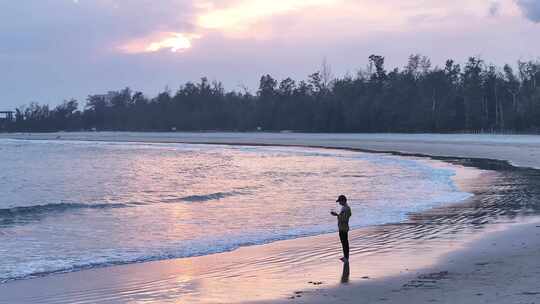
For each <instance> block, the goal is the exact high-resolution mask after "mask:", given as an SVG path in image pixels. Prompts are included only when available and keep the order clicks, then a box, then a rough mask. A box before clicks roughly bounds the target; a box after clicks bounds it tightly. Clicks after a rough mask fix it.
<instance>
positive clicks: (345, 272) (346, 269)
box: [341, 262, 351, 284]
mask: <svg viewBox="0 0 540 304" xmlns="http://www.w3.org/2000/svg"><path fill="white" fill-rule="evenodd" d="M350 276H351V268H350V266H349V263H348V262H347V263H343V273H342V274H341V284H347V283H349V277H350Z"/></svg>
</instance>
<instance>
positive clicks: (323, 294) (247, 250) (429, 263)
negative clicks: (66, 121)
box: [0, 133, 537, 303]
mask: <svg viewBox="0 0 540 304" xmlns="http://www.w3.org/2000/svg"><path fill="white" fill-rule="evenodd" d="M61 135H65V133H61ZM199 135H200V136H202V137H203V136H204V134H199ZM253 135H258V134H253ZM279 135H282V134H279ZM292 135H293V136H294V134H292ZM52 136H54V135H52ZM287 136H289V134H287ZM31 137H33V138H31V139H36V138H34V136H31ZM0 138H5V137H4V136H0ZM19 139H25V138H19ZM37 139H44V140H47V138H37ZM51 139H52V140H58V139H59V138H56V137H55V138H51ZM128 139H132V138H128ZM142 139H144V138H142ZM60 140H77V139H69V138H68V139H64V138H60ZM83 140H84V139H83ZM246 140H249V138H248V139H246ZM101 141H110V140H107V139H105V140H101ZM127 141H129V142H148V140H141V141H132V140H126V141H122V142H127ZM253 141H256V140H253ZM266 141H267V140H265V142H263V143H259V142H257V143H251V144H246V143H244V142H237V143H226V142H222V141H218V142H202V141H200V140H199V141H196V142H179V141H174V142H176V143H188V144H218V145H234V144H238V145H259V146H260V145H265V146H301V147H309V148H329V149H347V150H353V151H359V152H371V153H391V154H395V155H401V156H415V157H428V158H433V159H436V160H445V159H446V158H449V159H454V158H455V157H454V156H440V155H432V154H422V153H414V154H411V153H409V152H403V151H395V152H393V151H380V150H375V151H373V150H370V149H363V148H357V147H354V146H353V147H346V146H342V144H339V145H337V146H328V145H317V146H313V145H303V144H296V145H291V144H283V143H279V142H278V143H275V144H272V143H268V142H266ZM163 143H171V142H170V141H166V142H163ZM413 143H414V142H413ZM518 156H519V155H518ZM464 157H465V158H477V157H469V156H464ZM476 161H489V159H483V158H481V159H476ZM511 161H512V160H507V163H508V164H510V162H511ZM535 165H537V164H535ZM509 166H510V165H509ZM500 225H501V226H502V227H503V228H504V227H506V228H507V229H509V230H505V231H503V232H502V233H501V232H493V231H482V232H481V233H480V234H475V237H479V235H483V236H486V235H487V238H489V237H493V235H495V238H497V237H500V235H506V236H504V237H502V239H504V240H508V239H519V238H521V237H524V233H523V231H522V230H520V229H518V228H517V227H522V225H519V224H518V225H517V226H516V224H500ZM534 225H536V222H535V223H533V224H528V225H525V226H527V227H529V228H527V229H531V228H530V227H532V226H534ZM490 227H491V226H490ZM492 228H493V227H491V228H490V229H492ZM370 229H374V230H377V229H382V230H384V229H385V227H371V228H369V229H367V230H370ZM490 229H487V230H490ZM497 229H502V228H501V227H499V228H497ZM503 230H504V229H503ZM512 231H513V232H512ZM516 231H519V233H518V232H516ZM386 233H387V232H386ZM513 233H515V235H514V234H513ZM352 234H354V235H356V236H357V238H358V239H362V238H365V234H366V232H365V230H364V229H358V230H355V231H354V232H353V233H352ZM509 234H512V237H508V236H507V235H509ZM333 238H334V236H333V234H326V235H319V236H314V237H305V238H301V239H293V240H287V241H278V242H274V243H270V244H266V245H256V246H249V247H242V248H240V249H237V250H234V251H232V252H225V253H220V254H217V255H210V256H203V257H195V258H187V259H180V260H182V261H178V260H168V261H157V262H148V263H142V264H132V265H124V266H114V267H110V268H100V269H93V270H85V271H82V272H78V273H66V274H59V275H55V276H53V277H45V278H37V279H31V280H23V281H14V282H9V283H6V284H1V285H0V294H2V290H5V291H7V289H8V288H7V287H11V288H9V289H12V290H13V289H15V290H19V291H21V290H25V289H28V288H35V287H36V286H35V285H38V288H37V289H38V294H39V292H41V293H42V294H43V293H44V292H48V290H46V289H47V288H45V289H44V287H46V286H47V285H52V287H53V289H54V288H55V287H56V289H58V288H59V287H62V285H64V284H66V283H67V282H69V281H71V280H72V279H74V280H75V281H79V282H81V281H84V280H88V279H89V278H91V277H92V276H94V275H97V276H103V277H107V280H111V279H113V281H114V280H126V279H127V278H128V276H129V275H126V274H125V273H124V274H122V272H123V271H124V272H127V273H130V272H132V271H135V268H137V269H138V270H137V271H139V270H141V269H142V270H143V271H150V272H155V274H157V275H158V277H152V275H150V277H152V279H153V280H159V279H160V278H159V277H164V276H165V277H166V276H167V275H173V276H178V275H180V274H179V273H175V272H173V274H171V273H169V272H167V271H165V270H164V269H163V268H167V267H166V265H169V266H170V265H174V264H178V263H179V264H181V265H182V264H183V262H186V260H189V261H191V262H193V263H200V262H201V260H202V262H203V263H204V262H205V261H210V260H212V259H214V258H216V256H218V257H217V258H218V259H224V260H226V261H229V263H232V264H234V262H231V260H232V261H234V260H235V259H237V258H238V256H240V257H242V256H243V257H244V258H246V257H251V256H253V255H257V254H258V251H261V252H263V255H264V254H267V255H266V256H265V257H263V259H265V258H269V257H272V255H277V256H280V255H283V254H284V253H286V252H287V251H292V252H293V255H296V256H302V254H300V253H298V252H303V251H305V250H306V247H307V248H308V249H309V247H310V246H311V247H313V246H315V247H316V246H317V244H318V243H320V242H321V239H324V241H323V242H322V243H326V242H336V241H335V240H334V239H333ZM530 238H531V237H528V238H526V240H527V241H530ZM485 239H486V237H484V238H481V241H480V242H479V243H481V246H480V245H478V244H474V243H473V241H474V240H475V238H471V239H469V240H468V241H467V242H465V243H464V242H463V240H460V241H456V242H453V241H450V242H449V244H442V245H441V244H437V245H432V246H431V247H430V246H427V251H428V252H427V253H423V255H422V258H418V257H415V256H414V255H415V253H414V252H410V251H411V249H415V248H416V249H417V248H418V247H412V246H410V247H408V248H405V252H402V253H401V254H403V255H399V257H400V258H401V259H402V260H403V262H406V263H407V265H406V269H407V271H404V270H403V269H402V266H403V265H393V267H395V269H393V272H392V271H389V269H388V268H386V269H384V271H382V272H380V273H379V274H378V275H373V274H370V275H365V276H356V277H355V276H353V277H352V278H351V283H350V284H349V285H347V286H346V288H347V292H348V293H346V294H347V296H343V286H340V285H337V286H334V287H332V286H329V284H327V283H326V282H323V284H320V286H319V285H318V284H311V285H313V286H309V285H310V284H309V283H308V284H307V285H308V286H307V287H308V288H306V289H305V290H304V289H302V286H304V285H306V282H307V281H303V282H299V280H298V279H290V278H289V279H287V278H283V277H278V278H277V279H275V280H271V283H272V284H276V285H279V286H281V287H282V288H285V289H287V290H288V291H287V292H288V293H289V296H287V294H282V296H281V297H278V298H276V296H275V295H276V294H279V291H276V290H274V288H273V293H272V295H271V296H270V295H266V296H267V298H264V295H263V296H262V297H261V296H257V293H255V294H253V295H252V298H255V299H259V298H262V300H259V301H251V299H252V298H250V297H249V295H248V294H246V298H245V299H244V300H242V301H231V302H254V303H260V302H261V301H262V302H265V303H266V302H268V301H270V302H273V301H277V302H278V303H290V301H294V303H296V302H299V303H304V302H305V303H334V302H336V303H337V302H339V301H340V298H341V300H346V299H347V298H348V300H349V302H351V303H352V302H354V303H357V302H358V300H359V298H358V297H360V296H361V295H362V294H364V293H366V292H368V293H370V294H371V296H370V297H371V300H370V301H367V302H366V303H371V302H372V301H373V302H376V301H382V302H384V303H393V302H392V301H395V303H405V302H403V301H407V300H408V299H409V297H411V296H418V300H417V302H415V303H422V302H423V301H424V302H431V301H428V300H430V299H427V298H421V297H420V295H419V292H412V294H411V292H410V290H413V291H414V290H422V295H423V296H426V297H432V296H434V295H433V294H431V293H429V292H428V293H426V292H424V288H420V289H417V288H413V289H407V291H405V292H403V290H402V291H399V292H398V291H395V290H397V289H394V290H388V289H386V290H385V285H386V284H387V283H389V282H393V283H389V284H390V285H391V286H394V285H395V284H398V283H397V282H399V284H401V283H403V282H405V283H404V284H405V285H406V284H409V283H407V282H413V283H412V284H413V285H414V284H417V283H418V282H417V281H430V282H433V281H435V282H437V283H438V282H439V281H441V280H442V281H445V282H448V281H452V280H450V279H448V276H447V275H446V274H443V273H444V271H446V270H442V271H440V272H439V275H438V276H437V275H433V274H437V272H436V271H434V270H436V269H443V268H449V267H446V266H448V265H449V260H448V259H447V258H445V256H452V255H453V254H454V255H455V254H458V255H459V254H464V255H465V256H471V255H472V256H474V255H475V254H476V253H477V252H478V251H479V250H480V251H481V250H483V249H484V248H486V247H489V246H488V245H486V243H485V242H486V241H485ZM298 240H300V241H298ZM498 240H499V239H498ZM504 242H508V241H504ZM294 243H302V244H303V245H304V246H305V247H304V248H296V246H295V244H294ZM334 245H336V244H332V246H330V247H332V251H331V252H330V250H329V248H328V247H325V248H323V249H321V250H323V251H324V254H321V255H319V256H316V258H319V259H321V258H322V257H324V260H326V261H327V262H328V263H330V265H326V266H321V261H318V262H317V261H310V263H306V264H309V265H307V266H306V265H303V266H302V267H304V268H305V269H304V270H305V271H306V273H311V274H315V273H316V275H314V279H313V280H314V283H318V282H319V281H317V280H320V279H318V278H321V277H328V276H329V273H333V272H335V268H336V264H337V263H336V262H335V261H333V262H332V260H331V259H329V258H328V256H327V255H329V256H333V255H336V253H339V250H336V249H335V248H333V247H335V246H334ZM337 245H339V244H337ZM417 245H419V244H417ZM536 245H537V244H536V243H535V246H536ZM421 246H424V244H422V245H421ZM291 247H293V248H294V250H293V249H291ZM300 247H302V246H300ZM400 250H401V249H400ZM268 251H270V252H271V254H270V255H268ZM334 251H335V252H334ZM412 251H414V250H412ZM464 252H465V253H464ZM467 252H469V253H467ZM471 252H472V253H471ZM475 252H476V253H475ZM492 254H493V256H494V257H495V259H496V257H497V254H496V253H493V252H492ZM513 254H515V252H514V253H513ZM381 255H382V256H385V255H388V257H389V258H391V257H392V256H393V257H395V253H393V254H391V253H387V252H379V253H377V256H381ZM404 255H407V257H406V258H404ZM362 257H363V258H365V257H364V256H362ZM494 257H490V259H493V258H494ZM372 258H373V257H370V258H367V260H368V261H372V262H374V261H375V260H371V259H372ZM532 258H534V256H533V257H532ZM248 259H249V258H248ZM336 259H337V256H336ZM355 260H356V259H355ZM457 260H459V259H457ZM465 260H466V259H465ZM353 261H354V260H353ZM527 261H529V262H528V263H529V264H531V262H530V259H529V260H527ZM514 262H516V261H514ZM291 263H292V262H291V261H289V265H290V264H291ZM339 263H340V262H339ZM435 263H438V264H435ZM456 263H457V264H459V265H461V266H462V265H463V264H464V260H463V259H462V260H461V262H456ZM248 264H249V263H248ZM532 264H534V263H532ZM265 265H266V264H265ZM486 265H489V264H486ZM486 265H483V266H486ZM183 266H185V265H183ZM260 266H261V264H260V263H254V265H252V268H250V267H247V266H245V265H244V266H243V267H244V270H242V269H241V270H240V272H245V270H246V268H247V269H250V270H251V271H254V272H256V273H257V272H260V273H258V274H257V275H256V276H255V277H259V278H260V277H264V276H275V273H274V272H275V271H276V270H275V269H273V267H274V266H272V265H266V266H267V267H268V268H269V269H270V270H271V271H266V272H265V271H262V272H261V271H260V270H258V268H259V267H260ZM337 266H338V267H339V264H337ZM175 267H177V265H175ZM353 267H357V265H355V266H353ZM377 267H379V268H381V269H382V268H384V267H382V266H381V265H378V266H377ZM377 267H375V268H377ZM441 267H442V268H441ZM313 268H322V270H314V269H313ZM368 268H369V267H368ZM375 268H373V267H371V268H370V269H368V270H369V271H371V272H372V273H373V272H376V271H375V270H376V269H375ZM458 268H459V267H458ZM483 268H486V269H487V268H489V267H483ZM156 269H158V271H156ZM381 269H379V271H381ZM413 269H414V270H413ZM357 270H358V268H355V269H353V271H357ZM397 270H400V271H399V272H398V273H395V272H396V271H397ZM409 270H410V271H409ZM431 270H433V271H431ZM309 271H311V272H309ZM369 271H368V272H369ZM426 271H428V272H429V273H427V274H424V275H423V274H422V273H424V272H426ZM495 271H496V269H495ZM162 272H165V273H167V275H164V274H163V273H162ZM115 273H120V274H119V275H118V276H115V275H114V274H115ZM203 273H204V272H203ZM285 273H288V274H289V275H290V274H291V273H290V271H285ZM353 273H354V272H353ZM159 274H161V275H159ZM242 275H245V274H242ZM242 275H239V276H242ZM426 275H427V277H426ZM111 276H112V278H111ZM366 276H368V277H369V278H367V279H365V278H364V277H366ZM422 276H423V277H422ZM419 277H422V278H420V279H418V278H419ZM439 277H440V278H439ZM426 278H427V279H426ZM146 279H148V278H146ZM212 279H214V280H215V279H216V278H212ZM221 279H222V278H220V279H218V281H219V280H221ZM38 280H39V282H38ZM66 280H68V281H66ZM231 280H232V281H234V279H228V280H225V281H229V282H230V281H231ZM329 280H330V279H329ZM498 280H499V281H500V280H501V279H500V278H498ZM203 281H204V280H203ZM263 281H264V280H263ZM282 281H283V284H282V283H279V282H282ZM287 281H288V282H287ZM291 281H294V282H293V284H290V283H291ZM499 281H497V282H496V283H500V282H499ZM54 282H56V283H54ZM365 282H368V283H369V284H365ZM385 282H386V283H385ZM415 282H416V283H415ZM456 282H458V283H459V281H456ZM34 283H35V284H34ZM109 283H110V282H109ZM139 283H140V282H139ZM205 283H206V284H209V283H208V282H205ZM237 283H238V282H237ZM300 283H301V284H300ZM337 283H339V282H337ZM378 284H379V285H378ZM392 284H394V285H392ZM399 284H398V285H399ZM404 284H401V286H402V287H403V286H405V285H404ZM418 284H422V283H421V282H420V283H418ZM225 285H227V284H225ZM287 285H291V286H287ZM366 285H374V286H378V287H374V289H375V292H374V293H373V292H370V291H369V290H368V291H366V289H365V286H366ZM390 285H389V286H390ZM450 285H451V284H450ZM396 286H397V285H396ZM465 286H466V285H465ZM49 287H50V286H49ZM72 287H73V286H72ZM291 287H294V288H292V289H296V290H295V291H294V293H292V295H291V291H290V289H291ZM320 287H323V288H320ZM102 288H105V286H102ZM221 288H222V289H223V287H222V286H221ZM444 288H446V289H448V288H452V286H450V287H448V286H447V287H444ZM444 288H443V289H444ZM217 289H219V288H217ZM278 289H279V287H278ZM425 290H430V288H427V289H425ZM58 291H60V290H58ZM64 292H65V291H64ZM222 292H223V290H222ZM531 292H532V293H534V291H531ZM9 293H10V294H11V295H13V291H11V292H9ZM167 293H169V294H173V295H174V294H175V293H174V292H173V291H171V290H170V289H169V290H168V291H167ZM378 293H382V294H384V295H386V294H387V293H389V294H390V295H391V296H392V297H390V296H381V297H379V298H376V297H378V295H377V294H378ZM403 294H407V297H403ZM177 295H178V294H177ZM110 296H111V295H110ZM394 296H396V297H394ZM439 296H440V295H439ZM524 296H526V297H525V298H528V299H535V298H534V296H535V295H534V294H533V295H529V294H524ZM161 297H167V294H166V293H163V294H161ZM288 297H294V300H292V299H288V300H286V301H284V302H283V301H281V300H280V298H282V299H283V298H288ZM34 299H35V297H34ZM189 299H192V300H193V302H197V301H196V300H195V299H196V298H189ZM381 299H386V300H381ZM215 300H216V301H211V302H215V303H228V302H227V301H221V300H223V298H221V300H220V299H215ZM355 300H356V301H355ZM398 300H399V301H401V302H399V301H398ZM466 300H467V299H464V300H463V301H466ZM475 300H476V301H477V300H478V299H476V298H474V297H472V298H471V302H470V303H478V302H475ZM438 301H439V302H440V301H441V299H439V300H438ZM111 302H112V303H123V301H121V300H119V301H118V302H115V301H111ZM163 302H168V301H163ZM187 302H192V301H190V300H188V301H187ZM0 303H4V302H2V297H1V296H0ZM6 303H7V302H6ZM46 303H61V302H46ZM89 303H90V302H89ZM201 303H204V302H201ZM343 303H348V302H347V301H345V302H343ZM443 303H444V301H443ZM448 303H455V302H452V301H450V302H448ZM459 303H466V302H459ZM490 303H493V301H492V302H490ZM495 303H497V302H496V301H495ZM500 303H506V302H500Z"/></svg>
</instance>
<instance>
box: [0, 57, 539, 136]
mask: <svg viewBox="0 0 540 304" xmlns="http://www.w3.org/2000/svg"><path fill="white" fill-rule="evenodd" d="M539 84H540V62H539V61H519V62H518V64H517V69H514V68H513V67H512V66H510V65H508V64H507V65H504V66H503V67H498V66H495V65H491V64H487V63H486V62H484V61H483V60H482V59H480V58H478V57H471V58H469V59H468V61H467V62H466V63H465V64H458V63H456V62H455V61H453V60H447V61H446V63H445V65H444V66H443V67H438V66H436V67H433V66H432V64H431V62H430V60H429V58H427V57H425V56H421V55H411V56H410V57H409V60H408V63H407V65H406V66H405V67H403V68H394V69H392V70H387V69H386V67H385V58H384V57H383V56H379V55H372V56H370V57H369V64H368V65H367V67H366V68H365V69H362V70H360V71H359V72H358V73H356V75H346V76H343V77H338V78H334V77H332V74H331V71H330V68H329V66H328V65H327V64H326V63H323V66H322V67H321V69H320V71H318V72H316V73H313V74H311V75H309V76H308V78H307V79H306V80H301V81H296V80H293V79H291V78H286V79H283V80H280V81H278V80H277V79H275V78H273V77H272V76H270V75H264V76H262V77H261V78H260V84H259V88H258V90H257V92H256V93H250V92H248V91H247V90H245V91H243V92H239V91H234V90H233V91H227V90H225V89H224V87H223V85H222V84H221V83H220V82H217V81H212V82H210V81H209V80H208V79H207V78H202V79H201V80H200V81H198V82H188V83H186V84H184V85H182V86H180V87H179V89H178V90H176V91H175V92H172V91H171V90H165V91H164V92H161V93H159V94H158V95H157V96H155V97H153V98H149V97H147V96H146V95H145V94H143V93H142V92H134V91H132V90H131V89H129V88H125V89H122V90H119V91H112V92H108V93H106V94H95V95H89V96H88V98H87V99H86V102H85V105H84V106H83V107H82V108H81V107H79V101H77V100H74V99H73V100H66V101H64V102H63V103H62V104H60V105H58V106H56V107H50V106H49V105H46V104H39V103H31V104H29V105H28V106H22V107H19V108H17V109H15V112H16V113H15V117H16V120H15V121H14V122H10V123H7V124H4V130H7V131H18V132H51V131H61V130H65V131H80V130H98V131H102V130H103V131H104V130H114V131H171V130H172V131H209V130H216V131H217V130H219V131H255V130H263V131H282V130H290V131H302V132H531V133H532V132H539V131H540V86H539Z"/></svg>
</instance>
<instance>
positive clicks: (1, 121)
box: [0, 111, 15, 132]
mask: <svg viewBox="0 0 540 304" xmlns="http://www.w3.org/2000/svg"><path fill="white" fill-rule="evenodd" d="M14 113H15V112H13V111H0V132H1V131H9V127H10V125H11V124H10V123H11V122H14V121H15V115H14Z"/></svg>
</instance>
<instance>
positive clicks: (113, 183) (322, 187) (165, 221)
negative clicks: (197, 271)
mask: <svg viewBox="0 0 540 304" xmlns="http://www.w3.org/2000/svg"><path fill="white" fill-rule="evenodd" d="M462 170H475V169H464V168H463V167H461V166H458V165H451V164H448V163H443V162H440V161H434V160H425V159H419V158H410V157H407V158H405V157H399V156H392V155H385V154H367V153H360V152H352V151H343V150H323V149H310V148H283V147H279V148H278V147H275V148H274V147H242V146H235V147H230V146H213V145H185V144H141V143H104V142H74V141H73V142H69V141H18V140H4V139H0V281H8V280H12V279H20V278H27V277H32V276H37V275H47V274H50V273H55V272H64V271H76V270H81V269H86V268H92V267H102V266H107V265H116V264H126V263H135V262H141V261H149V260H160V259H170V258H177V257H189V256H196V255H206V254H211V253H216V252H223V251H228V250H233V249H235V248H238V247H239V246H248V245H252V244H262V243H268V242H271V241H275V240H281V239H290V238H296V237H301V236H306V235H316V234H322V233H326V232H332V231H335V230H336V223H335V218H333V217H331V216H329V211H330V209H331V208H335V209H337V205H336V203H335V198H336V196H337V195H338V194H341V193H345V194H347V196H348V197H349V198H350V205H351V206H352V209H353V217H352V218H351V225H352V227H364V226H371V225H379V224H385V223H397V222H400V221H403V220H406V219H407V215H408V214H409V213H411V212H418V211H423V210H428V209H431V208H434V207H439V206H443V205H447V204H451V203H455V202H458V201H461V200H464V199H466V198H468V197H469V196H470V194H469V193H464V192H462V191H460V190H459V189H458V188H457V187H456V185H455V184H454V177H455V175H456V172H461V171H462Z"/></svg>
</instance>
